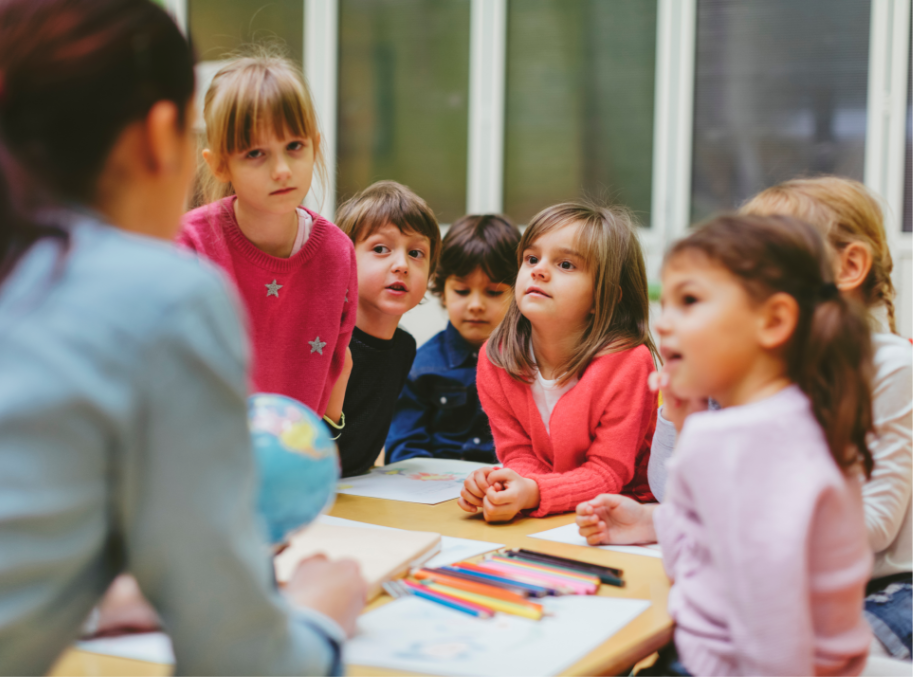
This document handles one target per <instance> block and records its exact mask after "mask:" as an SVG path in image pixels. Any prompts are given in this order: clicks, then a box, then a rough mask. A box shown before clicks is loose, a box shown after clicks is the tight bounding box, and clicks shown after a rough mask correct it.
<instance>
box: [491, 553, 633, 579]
mask: <svg viewBox="0 0 913 677" xmlns="http://www.w3.org/2000/svg"><path fill="white" fill-rule="evenodd" d="M506 554H507V555H508V556H509V557H515V558H517V559H527V560H530V561H533V562H541V563H544V564H552V565H554V566H558V567H565V568H567V569H571V570H575V571H580V572H583V573H588V574H593V575H595V576H598V577H599V580H601V581H602V582H603V583H606V584H608V585H615V586H618V587H623V586H624V580H623V579H622V576H623V575H624V572H623V571H622V570H621V569H616V568H615V567H606V566H601V565H599V564H590V563H589V562H581V561H579V560H574V559H568V558H566V557H558V556H557V555H549V554H546V553H544V552H536V551H535V550H525V549H524V548H515V549H512V550H507V551H506Z"/></svg>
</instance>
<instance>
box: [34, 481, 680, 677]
mask: <svg viewBox="0 0 913 677" xmlns="http://www.w3.org/2000/svg"><path fill="white" fill-rule="evenodd" d="M330 514H331V515H334V516H336V517H343V518H345V519H351V520H356V521H358V522H369V523H372V524H380V525H383V526H388V527H398V528H401V529H413V530H416V531H435V532H438V533H441V534H443V535H445V536H456V537H459V538H472V539H476V540H480V541H490V542H492V543H503V544H505V545H508V546H513V547H524V548H530V549H534V550H539V551H542V552H548V553H551V554H554V555H562V556H567V557H574V558H576V559H579V560H583V561H588V562H593V563H596V564H604V565H608V566H614V567H618V568H620V569H623V570H624V578H625V581H626V583H627V585H626V586H625V587H624V588H615V587H612V586H609V585H603V586H600V592H599V594H600V595H603V596H605V597H628V598H634V599H646V600H649V601H650V602H651V605H650V608H649V609H647V610H646V611H645V612H644V613H642V614H641V615H640V616H638V617H637V618H635V619H634V620H633V621H632V622H631V623H629V624H628V625H626V626H625V627H624V628H622V630H620V631H619V632H618V633H616V634H615V635H614V636H613V637H611V638H610V639H609V640H608V641H606V642H605V643H603V644H602V645H601V646H599V647H598V648H597V649H595V650H594V651H592V652H590V653H589V654H588V655H587V656H585V657H584V658H583V659H581V660H580V661H578V662H577V663H575V664H574V665H572V666H571V667H570V668H568V669H567V670H565V672H564V673H563V674H568V675H599V674H620V673H622V672H623V671H626V670H629V669H630V668H631V666H633V665H634V664H635V663H636V662H637V661H639V660H640V659H642V658H644V657H646V656H649V655H650V654H651V653H653V652H654V651H656V650H657V649H659V648H660V647H661V646H663V645H664V644H666V643H667V642H669V641H670V640H671V639H672V619H671V618H670V617H669V614H668V613H667V612H666V600H667V597H668V594H669V581H668V579H667V578H666V575H665V573H664V572H663V568H662V562H661V561H660V560H659V559H658V558H655V557H643V556H640V555H629V554H626V553H618V552H607V551H604V550H597V549H595V548H585V547H582V546H576V545H566V544H564V543H556V542H554V541H544V540H540V539H538V538H529V534H535V533H538V532H540V531H545V530H546V529H551V528H554V527H559V526H563V525H565V524H569V523H571V522H573V521H574V516H573V515H572V514H565V515H556V516H553V517H547V518H544V519H519V520H515V521H514V522H511V523H509V524H486V523H485V521H484V520H482V518H481V517H480V516H472V515H468V514H467V513H464V512H463V511H462V510H460V509H459V508H458V507H457V504H456V501H447V502H446V503H439V504H438V505H421V504H418V503H403V502H400V501H385V500H381V499H374V498H362V497H358V496H347V495H343V494H340V495H339V497H338V498H337V499H336V505H335V506H333V509H332V510H331V511H330ZM389 601H390V598H389V597H387V596H386V595H382V596H381V597H379V598H378V599H376V600H375V601H374V602H372V603H371V604H370V605H369V606H368V609H369V610H370V609H374V608H377V607H378V606H381V605H383V604H386V603H387V602H389ZM170 674H171V666H170V665H162V664H158V663H147V662H144V661H136V660H129V659H125V658H116V657H112V656H101V655H98V654H92V653H88V652H86V651H80V650H78V649H70V650H68V651H67V652H66V653H64V654H63V656H61V658H60V659H59V660H58V662H57V663H56V664H55V666H54V667H53V668H52V670H51V672H50V675H53V676H59V675H100V676H108V675H135V676H141V677H146V676H148V677H160V676H165V675H170ZM348 674H350V675H394V674H399V673H396V672H393V671H390V670H382V669H380V668H371V667H365V666H357V665H350V666H348Z"/></svg>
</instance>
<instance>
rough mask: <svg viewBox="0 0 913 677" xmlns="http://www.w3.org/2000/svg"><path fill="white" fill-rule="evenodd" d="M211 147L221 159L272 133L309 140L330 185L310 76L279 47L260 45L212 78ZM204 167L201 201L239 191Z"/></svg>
mask: <svg viewBox="0 0 913 677" xmlns="http://www.w3.org/2000/svg"><path fill="white" fill-rule="evenodd" d="M203 120H204V121H205V122H206V135H205V145H206V147H207V148H208V149H209V151H210V152H211V153H213V154H214V155H215V157H216V160H217V161H218V162H221V163H224V162H225V159H226V158H227V157H228V156H229V155H231V154H233V153H240V152H244V151H246V150H248V149H249V148H250V147H251V146H252V145H253V144H254V143H255V142H256V137H257V135H258V134H260V133H262V132H263V131H265V130H270V131H272V132H273V133H274V134H275V135H276V136H277V137H280V138H281V137H283V136H286V135H291V136H298V137H303V138H306V139H309V140H310V141H311V142H312V143H313V144H314V169H315V171H316V173H317V176H318V178H319V179H320V180H321V183H322V185H326V177H327V169H326V160H325V157H324V152H323V144H322V143H321V142H320V140H319V134H320V132H319V129H318V127H317V112H316V110H315V109H314V101H313V99H312V98H311V92H310V90H309V89H308V86H307V83H306V82H305V80H304V76H303V75H302V73H301V71H300V70H299V69H298V67H297V66H296V65H295V64H294V63H293V62H292V61H290V60H289V59H287V58H285V57H284V56H281V55H280V54H279V53H277V51H276V50H275V49H271V48H269V47H258V48H257V51H256V53H255V54H253V55H250V56H242V57H239V58H236V59H235V60H233V61H232V62H231V63H229V64H227V65H226V66H224V67H223V68H222V69H221V70H220V71H219V72H218V73H216V75H215V77H213V79H212V84H210V85H209V89H208V90H207V91H206V98H205V102H204V105H203ZM202 165H206V166H201V167H200V170H201V172H200V175H199V177H198V178H199V180H198V182H197V193H198V195H197V198H198V199H197V202H199V203H209V202H214V201H215V200H218V199H221V198H223V197H227V196H229V195H233V194H234V192H235V191H234V187H233V186H232V185H231V183H225V182H222V181H219V180H218V179H217V178H216V177H215V176H214V175H213V173H212V172H211V171H210V170H209V167H208V165H207V163H205V162H204V163H202Z"/></svg>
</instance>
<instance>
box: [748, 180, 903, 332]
mask: <svg viewBox="0 0 913 677" xmlns="http://www.w3.org/2000/svg"><path fill="white" fill-rule="evenodd" d="M739 213H740V214H747V215H748V214H755V215H759V216H771V215H774V214H784V215H790V216H796V217H798V218H800V219H802V220H803V221H806V222H808V223H810V224H811V225H812V226H814V227H815V228H817V229H818V231H819V232H820V233H821V234H822V235H823V236H824V237H825V238H826V239H827V242H828V244H829V245H830V246H831V247H832V248H833V249H834V250H835V251H836V252H841V251H843V249H844V248H846V247H847V245H849V244H851V243H853V242H859V243H862V244H863V245H865V246H866V247H868V249H869V251H870V252H871V254H872V268H871V270H869V274H868V276H867V277H866V279H865V281H864V282H863V284H862V287H861V291H862V293H863V295H864V297H865V304H866V307H869V308H871V307H872V306H876V305H879V304H882V305H884V306H885V309H886V310H887V314H888V323H889V325H890V328H891V331H892V332H894V333H895V334H896V333H897V325H896V323H895V320H894V296H895V291H894V283H893V282H892V281H891V271H892V270H893V268H894V263H893V261H892V259H891V250H890V248H889V247H888V242H887V236H886V235H885V231H884V218H883V216H882V211H881V207H880V206H879V204H878V200H877V199H876V198H875V196H874V195H872V193H870V192H869V190H868V189H867V188H866V187H865V186H864V185H863V184H861V183H859V182H858V181H854V180H853V179H846V178H842V177H839V176H821V177H817V178H810V179H793V180H791V181H785V182H784V183H781V184H778V185H776V186H773V187H772V188H768V189H767V190H764V191H761V192H760V193H758V194H757V195H755V196H754V197H753V198H751V199H750V200H749V201H748V202H746V203H745V204H744V205H743V206H742V208H741V209H740V210H739Z"/></svg>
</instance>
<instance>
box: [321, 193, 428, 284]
mask: <svg viewBox="0 0 913 677" xmlns="http://www.w3.org/2000/svg"><path fill="white" fill-rule="evenodd" d="M387 223H392V224H393V225H394V226H396V227H397V228H399V230H400V232H401V233H409V232H414V233H418V234H419V235H424V236H425V237H427V238H428V241H429V242H430V243H431V253H430V255H429V256H428V265H429V267H428V274H429V275H433V274H434V271H435V269H436V268H437V262H438V257H439V256H440V251H441V228H440V226H438V223H437V219H436V218H435V217H434V212H433V211H431V207H429V206H428V205H427V204H426V203H425V201H424V200H423V199H422V198H420V197H419V196H418V195H416V194H415V193H413V192H412V191H411V190H410V189H409V188H407V187H406V186H404V185H402V184H401V183H397V182H396V181H378V182H377V183H373V184H371V185H370V186H368V187H367V188H365V189H364V190H363V191H361V192H360V193H358V194H357V195H355V196H354V197H351V198H349V199H348V200H346V201H345V202H344V203H343V204H342V205H341V206H340V207H339V211H338V212H337V213H336V224H337V225H338V226H339V228H340V229H341V230H342V232H343V233H345V234H346V235H348V236H349V238H350V239H351V240H352V242H353V243H355V244H358V243H359V242H361V241H362V240H364V239H365V238H366V237H370V236H371V234H372V233H374V232H375V231H377V230H378V229H379V228H382V227H383V226H384V225H385V224H387Z"/></svg>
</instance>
